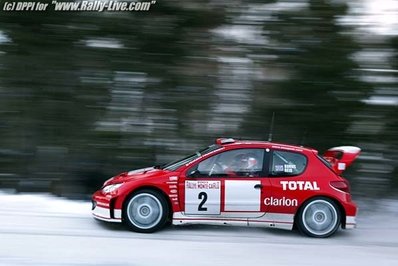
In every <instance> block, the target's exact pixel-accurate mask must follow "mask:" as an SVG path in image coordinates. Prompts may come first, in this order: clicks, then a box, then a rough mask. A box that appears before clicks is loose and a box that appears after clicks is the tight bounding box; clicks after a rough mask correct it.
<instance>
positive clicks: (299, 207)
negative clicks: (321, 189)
mask: <svg viewBox="0 0 398 266" xmlns="http://www.w3.org/2000/svg"><path fill="white" fill-rule="evenodd" d="M316 198H327V199H330V200H332V201H333V202H334V203H335V204H336V205H337V207H338V208H339V212H340V215H341V221H340V223H341V226H342V228H343V229H345V225H346V216H347V215H346V212H345V210H344V207H343V205H342V204H341V202H340V201H339V200H338V199H336V198H334V197H333V196H330V195H314V196H311V197H309V198H307V199H306V200H305V201H303V202H302V203H301V204H300V205H299V206H298V208H297V210H296V212H295V213H294V219H293V221H294V223H293V228H294V229H297V218H298V217H297V214H298V213H299V212H300V210H301V209H302V208H303V206H304V205H305V204H306V203H307V202H309V201H311V200H313V199H316Z"/></svg>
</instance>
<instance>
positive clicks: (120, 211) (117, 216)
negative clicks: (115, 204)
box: [113, 209, 122, 219]
mask: <svg viewBox="0 0 398 266" xmlns="http://www.w3.org/2000/svg"><path fill="white" fill-rule="evenodd" d="M113 213H114V215H115V218H116V219H121V218H122V210H120V209H115V210H114V211H113Z"/></svg>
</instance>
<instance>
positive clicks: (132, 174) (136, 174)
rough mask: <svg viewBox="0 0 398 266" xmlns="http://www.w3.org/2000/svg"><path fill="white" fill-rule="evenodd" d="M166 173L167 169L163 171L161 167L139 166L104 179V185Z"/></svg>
mask: <svg viewBox="0 0 398 266" xmlns="http://www.w3.org/2000/svg"><path fill="white" fill-rule="evenodd" d="M166 173H170V172H169V171H165V170H163V169H157V168H155V167H146V168H140V169H136V170H132V171H129V172H123V173H120V174H118V175H116V176H114V177H112V178H110V179H108V180H107V181H105V183H104V186H108V185H112V184H116V183H122V182H128V181H131V180H136V179H141V178H148V177H156V176H159V177H160V176H163V175H164V174H166Z"/></svg>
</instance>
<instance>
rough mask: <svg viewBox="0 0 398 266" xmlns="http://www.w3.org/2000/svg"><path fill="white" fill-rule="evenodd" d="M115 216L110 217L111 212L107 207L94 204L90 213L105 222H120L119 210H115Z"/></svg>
mask: <svg viewBox="0 0 398 266" xmlns="http://www.w3.org/2000/svg"><path fill="white" fill-rule="evenodd" d="M114 213H115V218H114V219H113V218H111V212H110V210H109V209H108V208H102V207H99V206H96V207H95V208H94V210H93V211H92V214H93V216H94V218H96V219H98V220H102V221H107V222H116V223H120V222H121V221H122V220H121V216H122V215H121V210H115V212H114Z"/></svg>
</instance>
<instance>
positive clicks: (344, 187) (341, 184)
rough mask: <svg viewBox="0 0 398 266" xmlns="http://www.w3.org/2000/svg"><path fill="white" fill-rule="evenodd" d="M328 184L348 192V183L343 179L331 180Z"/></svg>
mask: <svg viewBox="0 0 398 266" xmlns="http://www.w3.org/2000/svg"><path fill="white" fill-rule="evenodd" d="M330 185H331V186H332V187H334V188H335V189H338V190H341V191H343V192H346V193H350V185H349V184H348V182H347V181H344V180H342V181H331V182H330Z"/></svg>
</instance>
